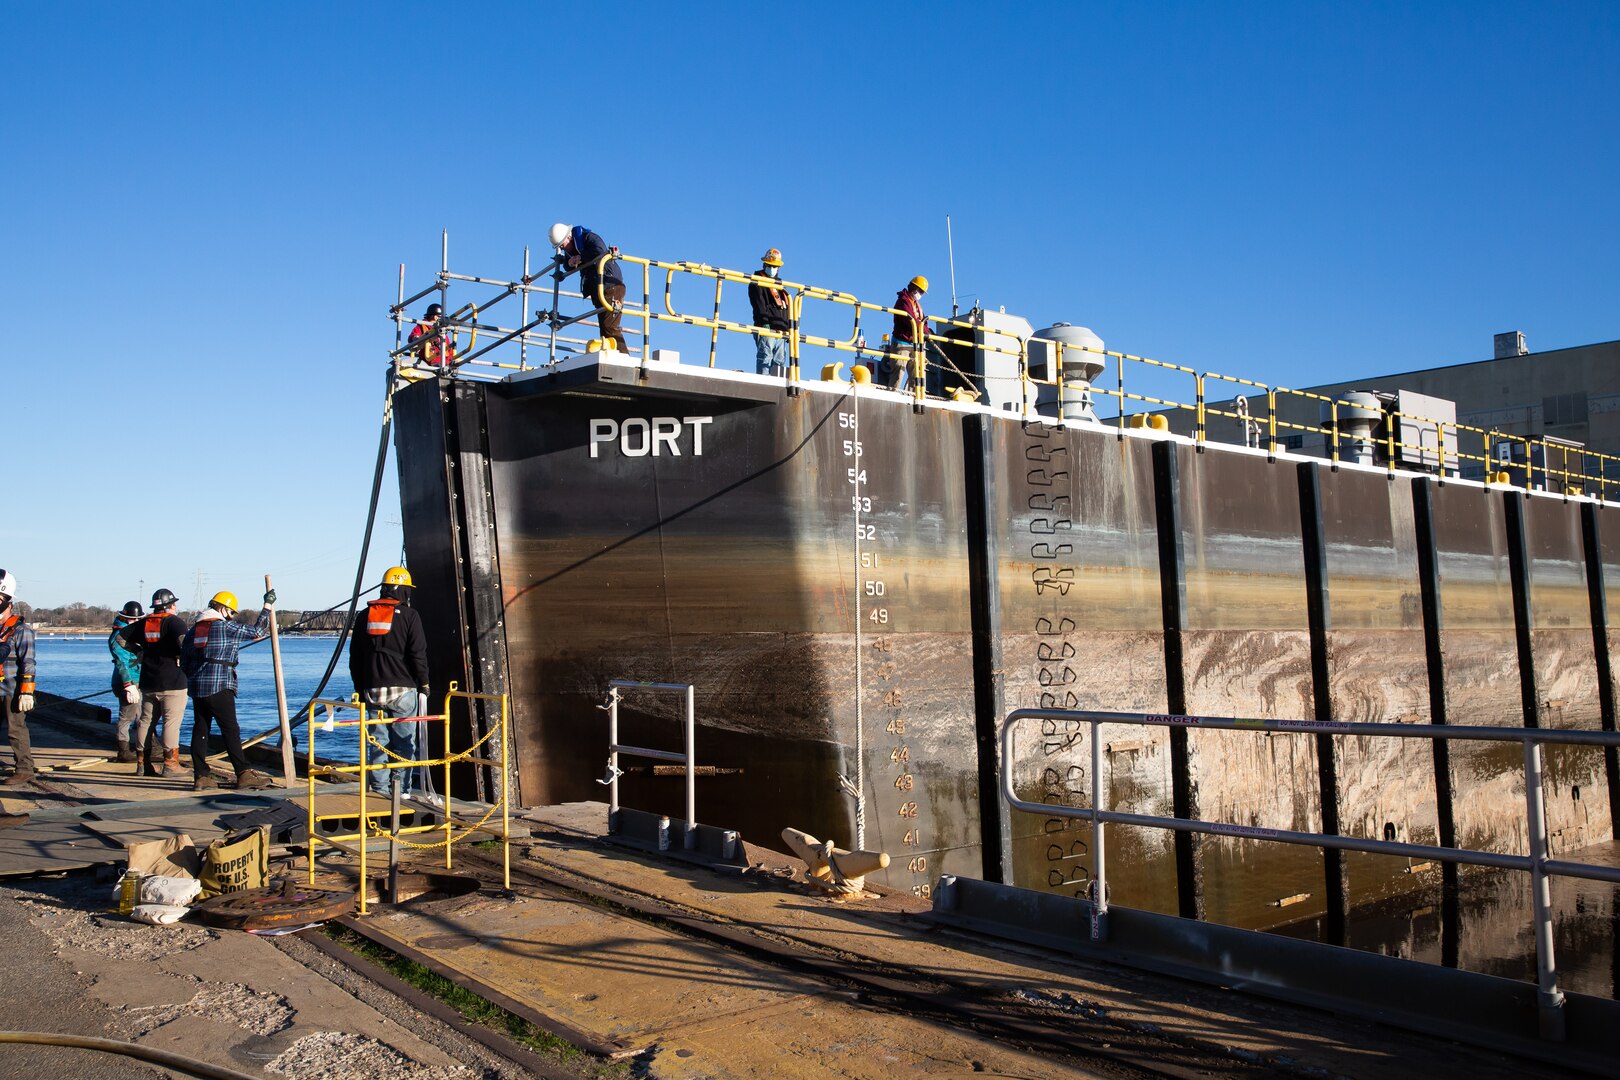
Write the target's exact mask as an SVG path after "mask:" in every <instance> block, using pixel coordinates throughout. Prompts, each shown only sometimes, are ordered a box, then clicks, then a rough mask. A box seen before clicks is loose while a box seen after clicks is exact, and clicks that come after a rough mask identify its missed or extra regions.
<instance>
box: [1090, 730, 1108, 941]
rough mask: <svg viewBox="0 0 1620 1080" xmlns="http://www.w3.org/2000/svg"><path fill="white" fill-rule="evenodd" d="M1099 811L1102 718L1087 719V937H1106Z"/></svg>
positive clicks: (1104, 864) (1105, 885)
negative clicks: (1089, 737)
mask: <svg viewBox="0 0 1620 1080" xmlns="http://www.w3.org/2000/svg"><path fill="white" fill-rule="evenodd" d="M1101 811H1102V721H1100V720H1093V721H1092V722H1091V888H1092V897H1091V940H1092V941H1107V940H1108V860H1107V853H1106V851H1105V849H1104V846H1103V844H1104V840H1103V823H1102V818H1101V816H1100V813H1101Z"/></svg>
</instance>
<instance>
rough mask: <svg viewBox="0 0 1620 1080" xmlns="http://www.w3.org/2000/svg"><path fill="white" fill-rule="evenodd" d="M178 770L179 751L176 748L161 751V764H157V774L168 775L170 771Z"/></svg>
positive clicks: (176, 771) (175, 771)
mask: <svg viewBox="0 0 1620 1080" xmlns="http://www.w3.org/2000/svg"><path fill="white" fill-rule="evenodd" d="M179 771H180V751H179V750H178V749H175V750H165V751H163V764H161V765H159V766H158V775H159V776H168V775H169V774H170V773H178V772H179Z"/></svg>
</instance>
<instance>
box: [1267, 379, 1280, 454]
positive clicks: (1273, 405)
mask: <svg viewBox="0 0 1620 1080" xmlns="http://www.w3.org/2000/svg"><path fill="white" fill-rule="evenodd" d="M1266 440H1267V443H1268V445H1267V448H1266V453H1267V456H1268V458H1269V460H1272V461H1275V460H1277V391H1276V390H1274V389H1272V388H1271V387H1269V386H1268V387H1266Z"/></svg>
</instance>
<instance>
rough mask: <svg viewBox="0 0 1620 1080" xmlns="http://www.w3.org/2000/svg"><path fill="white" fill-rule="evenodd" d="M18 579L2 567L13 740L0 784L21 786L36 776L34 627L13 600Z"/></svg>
mask: <svg viewBox="0 0 1620 1080" xmlns="http://www.w3.org/2000/svg"><path fill="white" fill-rule="evenodd" d="M16 595H17V579H16V578H14V577H12V576H11V574H10V573H9V572H7V571H5V570H0V670H3V671H4V675H5V677H4V679H0V714H3V715H4V716H5V718H6V732H7V735H8V741H9V742H10V743H11V768H12V771H11V775H10V776H8V777H6V778H5V779H4V780H0V786H4V787H21V786H22V785H23V784H26V783H28V782H29V781H30V780H32V779H33V778H34V748H33V744H32V743H30V742H29V740H28V713H29V711H30V710H31V709H33V707H34V628H33V627H32V626H29V625H28V622H27V620H25V619H24V618H23V617H22V614H21V613H20V612H19V611H18V610H17V609H16V607H15V605H13V604H12V598H13V597H15V596H16Z"/></svg>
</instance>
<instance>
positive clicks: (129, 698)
mask: <svg viewBox="0 0 1620 1080" xmlns="http://www.w3.org/2000/svg"><path fill="white" fill-rule="evenodd" d="M122 693H123V695H124V704H125V705H133V704H135V702H136V701H137V700H139V698H140V696H141V688H140V687H138V686H136V685H135V684H134V683H132V682H127V683H125V684H124V689H123V691H122Z"/></svg>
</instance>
